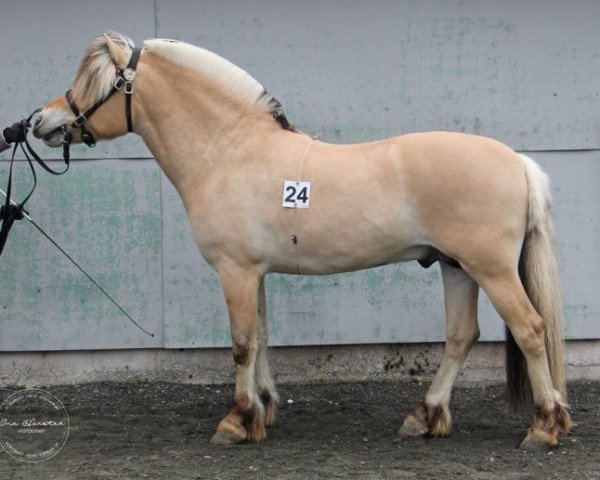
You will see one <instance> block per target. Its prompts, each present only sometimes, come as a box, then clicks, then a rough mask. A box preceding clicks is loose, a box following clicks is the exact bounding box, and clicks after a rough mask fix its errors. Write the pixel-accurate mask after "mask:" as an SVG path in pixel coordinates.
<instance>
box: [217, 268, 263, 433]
mask: <svg viewBox="0 0 600 480" xmlns="http://www.w3.org/2000/svg"><path fill="white" fill-rule="evenodd" d="M219 273H220V275H221V283H222V286H223V292H224V293H225V300H226V302H227V309H228V310H229V317H230V322H231V339H232V343H233V359H234V361H235V365H236V375H235V395H234V399H233V407H232V408H231V410H230V411H229V413H228V414H227V416H225V418H223V420H221V422H220V423H219V425H218V427H217V432H216V433H215V434H214V435H213V437H212V438H211V443H215V444H221V445H226V444H232V443H239V442H243V441H246V440H247V441H255V442H258V441H260V440H262V439H263V438H264V437H265V436H266V429H265V413H264V407H263V404H262V402H261V400H260V398H259V396H258V392H257V391H256V385H255V372H256V353H257V350H258V346H257V325H256V323H257V322H256V320H257V314H258V290H259V285H260V282H261V281H262V280H261V275H260V274H258V273H257V272H254V271H248V270H246V269H242V268H239V267H237V266H236V265H226V266H224V267H222V268H219Z"/></svg>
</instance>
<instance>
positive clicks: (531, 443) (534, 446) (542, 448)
mask: <svg viewBox="0 0 600 480" xmlns="http://www.w3.org/2000/svg"><path fill="white" fill-rule="evenodd" d="M554 446H555V445H551V444H550V443H547V442H544V441H542V440H540V439H538V438H535V437H534V436H533V435H531V433H528V434H527V436H526V437H525V439H524V440H523V441H522V442H521V445H520V446H519V448H520V449H521V450H525V451H527V452H547V451H548V450H551V449H552V448H553V447H554Z"/></svg>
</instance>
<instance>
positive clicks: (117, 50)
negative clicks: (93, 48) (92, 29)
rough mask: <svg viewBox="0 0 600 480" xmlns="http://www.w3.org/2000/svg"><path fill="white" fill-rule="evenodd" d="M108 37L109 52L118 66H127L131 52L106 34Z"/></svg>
mask: <svg viewBox="0 0 600 480" xmlns="http://www.w3.org/2000/svg"><path fill="white" fill-rule="evenodd" d="M104 38H105V39H106V46H107V47H108V53H110V58H111V59H112V61H113V63H114V64H115V66H116V67H117V68H125V67H126V66H127V63H128V62H129V54H128V53H127V52H126V51H125V50H124V49H123V48H121V46H120V45H118V44H117V43H116V42H114V41H113V40H112V39H111V38H110V37H109V36H108V35H106V34H105V35H104Z"/></svg>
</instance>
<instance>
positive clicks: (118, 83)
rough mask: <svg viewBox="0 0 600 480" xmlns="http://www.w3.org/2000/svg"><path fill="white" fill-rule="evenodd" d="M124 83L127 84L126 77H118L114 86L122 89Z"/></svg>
mask: <svg viewBox="0 0 600 480" xmlns="http://www.w3.org/2000/svg"><path fill="white" fill-rule="evenodd" d="M123 85H125V79H124V78H123V77H117V79H116V80H115V84H114V85H113V87H115V88H116V89H117V90H121V89H122V88H123Z"/></svg>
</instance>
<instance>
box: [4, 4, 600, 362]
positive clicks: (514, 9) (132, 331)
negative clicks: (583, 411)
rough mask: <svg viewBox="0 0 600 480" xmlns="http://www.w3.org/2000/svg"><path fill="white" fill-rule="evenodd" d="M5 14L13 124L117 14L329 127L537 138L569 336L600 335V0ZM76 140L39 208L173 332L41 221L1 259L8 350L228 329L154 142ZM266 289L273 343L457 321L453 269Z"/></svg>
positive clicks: (94, 345)
mask: <svg viewBox="0 0 600 480" xmlns="http://www.w3.org/2000/svg"><path fill="white" fill-rule="evenodd" d="M90 13H91V14H90ZM2 14H3V18H4V19H5V22H4V23H3V29H2V30H0V54H1V55H0V56H1V58H2V59H3V69H2V70H1V71H0V80H1V81H0V112H1V118H2V119H3V120H2V121H3V122H4V124H7V125H8V124H10V123H12V122H13V121H15V120H17V119H20V118H22V117H23V116H25V115H26V114H27V113H28V112H30V111H31V110H33V109H34V108H36V107H38V106H40V105H43V104H45V103H46V102H47V101H49V100H50V99H52V98H54V97H56V96H59V95H61V94H62V93H63V92H64V91H65V90H66V89H67V88H68V86H69V84H70V82H71V80H72V78H73V77H74V74H75V71H76V68H77V65H78V61H79V59H80V58H81V54H82V52H83V49H84V48H85V46H86V45H87V42H88V41H89V40H90V39H91V38H92V37H93V36H94V35H96V34H98V33H101V32H102V31H105V30H109V29H114V30H117V31H121V32H123V33H125V34H127V35H129V36H131V37H132V38H133V39H134V40H135V41H136V43H137V44H141V42H142V40H143V39H144V38H148V37H154V36H158V37H169V38H177V39H181V40H185V41H189V42H191V43H195V44H199V45H201V46H204V47H206V48H208V49H211V50H213V51H215V52H217V53H219V54H221V55H223V56H224V57H226V58H228V59H230V60H231V61H233V62H234V63H236V64H238V65H240V66H241V67H243V68H245V69H246V70H248V71H249V72H250V73H251V74H252V75H254V76H255V77H256V78H257V79H258V80H259V81H261V82H262V83H263V84H264V85H265V86H266V87H267V88H268V89H269V90H270V91H271V92H272V93H273V94H275V96H277V97H278V98H279V99H280V100H281V101H282V103H283V104H284V107H285V109H286V111H287V113H288V116H289V117H290V119H291V120H292V121H293V122H294V123H295V124H296V125H297V126H298V127H299V128H300V129H302V130H304V131H306V132H309V133H311V134H318V133H320V134H321V135H322V136H321V138H322V139H324V140H328V141H333V142H354V141H366V140H375V139H378V138H382V137H385V136H389V135H394V134H398V133H403V132H409V131H415V130H433V129H444V130H459V131H467V132H472V133H478V134H483V135H489V136H493V137H496V138H498V139H500V140H502V141H505V142H507V143H508V144H510V145H511V146H513V147H514V148H516V149H519V150H523V151H527V152H530V155H531V156H532V157H534V158H535V159H536V160H538V161H539V162H540V163H541V164H542V165H543V166H544V167H545V168H546V169H547V171H548V172H549V174H550V175H551V177H552V180H553V192H554V195H555V203H556V205H555V214H556V224H557V240H558V244H559V249H560V253H561V260H562V272H563V284H564V297H565V310H566V329H567V335H568V337H569V338H571V339H586V338H599V330H598V328H597V327H596V325H597V318H598V314H599V313H600V295H599V293H600V291H599V285H600V282H599V279H600V278H599V276H600V273H599V272H600V248H599V247H600V243H599V242H600V240H599V239H600V213H599V211H598V208H597V206H598V205H599V204H600V95H599V93H600V92H599V87H598V85H600V56H599V52H598V42H597V39H598V37H597V35H598V34H597V25H598V24H600V3H599V2H597V1H594V0H589V1H584V0H579V1H574V2H570V3H568V4H567V3H564V2H560V1H558V0H552V1H547V0H529V1H516V0H515V1H505V2H495V1H475V0H464V1H458V0H457V1H436V0H425V1H391V0H389V1H387V0H379V1H364V2H347V1H342V0H330V1H327V2H319V3H310V4H309V3H304V2H292V1H289V2H287V1H286V2H276V1H274V0H261V1H254V2H241V1H230V2H223V1H216V0H215V1H203V2H195V1H167V0H156V1H152V0H149V1H147V0H132V1H128V2H117V1H115V0H107V1H105V2H103V4H102V7H98V3H97V2H91V1H90V2H87V1H82V2H70V1H66V0H58V1H55V2H52V8H49V6H48V2H43V1H41V0H30V1H23V2H11V3H9V4H7V5H3V11H2ZM42 151H43V152H44V155H47V156H54V157H55V158H56V156H57V152H56V151H50V150H47V149H43V148H42ZM73 156H74V157H75V158H76V160H75V162H74V165H73V167H72V170H71V172H70V173H69V174H68V175H66V176H65V177H60V178H51V177H49V176H46V175H44V174H41V175H40V182H39V186H38V190H37V192H36V194H35V197H34V198H32V200H31V201H30V203H29V207H30V210H31V213H32V215H33V216H34V218H35V219H36V220H38V221H39V223H40V224H42V225H43V226H44V227H45V228H46V229H47V230H48V232H49V233H50V234H51V235H52V236H53V237H54V238H55V239H56V240H57V241H58V242H59V243H60V244H61V245H63V246H64V248H65V249H66V250H67V251H68V252H70V253H72V254H73V256H74V257H75V258H76V259H78V260H79V261H81V263H82V264H83V266H84V267H85V268H86V269H89V271H90V272H91V273H92V274H93V275H95V276H96V277H97V278H98V280H99V281H100V283H101V284H102V285H103V286H104V287H105V288H106V289H107V290H108V291H109V292H110V293H111V294H112V295H114V296H115V297H116V298H117V299H118V301H119V302H120V303H122V304H123V306H124V307H125V309H126V310H128V311H129V312H130V313H131V314H132V315H133V316H134V318H136V319H137V320H138V321H139V322H140V323H142V324H143V325H144V326H145V327H147V328H148V329H150V330H152V331H153V332H155V333H156V336H155V337H154V338H150V337H147V336H145V335H143V334H142V333H141V332H139V331H138V330H137V329H136V328H135V327H134V326H132V325H131V324H129V323H128V322H127V320H126V319H125V318H124V317H122V316H121V315H120V314H119V312H118V310H116V309H115V308H114V306H113V305H112V304H110V303H109V302H108V301H107V300H106V299H105V298H104V297H103V296H102V295H101V294H100V293H99V292H97V291H96V290H95V289H94V288H93V286H91V285H90V284H89V283H88V282H87V280H86V279H85V278H84V277H82V276H81V274H80V273H79V272H78V271H77V270H75V269H74V268H73V267H72V266H71V265H70V264H69V263H68V262H67V261H66V260H65V259H64V258H63V257H61V255H60V254H59V253H58V252H57V251H56V250H54V248H53V247H52V246H51V245H50V244H48V243H47V241H45V240H44V239H43V238H42V237H40V236H39V234H38V233H37V232H36V231H34V230H33V229H32V228H31V226H29V225H27V224H25V223H24V222H23V223H22V224H18V225H17V226H16V227H15V229H14V233H13V235H12V236H11V238H10V239H9V244H8V246H7V248H6V250H5V253H4V256H3V257H2V258H1V259H0V318H1V324H0V350H4V351H31V350H85V349H132V348H133V349H135V348H155V347H167V348H179V347H181V348H183V347H218V346H224V345H227V344H228V343H229V330H228V321H227V318H226V314H225V308H224V302H223V299H222V295H221V293H220V290H219V286H218V281H217V278H216V276H215V274H214V273H213V272H212V271H210V269H209V268H208V267H207V265H206V264H205V263H204V262H203V261H202V260H201V258H200V257H199V255H198V254H197V252H196V248H195V246H194V244H193V241H192V239H191V236H190V234H189V227H188V225H187V220H186V218H185V213H184V211H183V208H182V206H181V203H180V201H179V199H178V198H177V196H176V194H175V192H174V190H173V188H172V186H171V185H170V184H169V182H168V181H167V180H166V178H165V177H164V176H163V175H162V174H161V173H160V171H159V170H158V168H157V166H156V165H155V163H154V162H153V160H152V159H151V158H150V156H149V153H148V151H147V149H146V148H145V146H144V145H143V144H142V143H141V142H140V141H139V139H137V138H135V137H134V136H131V135H130V136H127V137H125V138H123V139H120V140H118V141H116V142H111V143H106V144H101V145H99V146H98V147H97V148H96V149H94V150H89V149H86V148H85V147H80V148H76V149H74V152H73ZM7 158H8V156H7V154H6V153H5V154H4V155H3V156H2V161H0V179H1V178H5V176H6V171H7V162H6V159H7ZM17 176H18V182H17V183H18V187H19V188H18V191H19V192H21V194H22V192H24V191H25V190H26V185H28V182H29V181H30V180H29V177H28V174H27V168H26V166H25V165H24V164H21V165H19V168H18V169H17ZM21 194H19V193H18V194H17V195H16V197H17V198H19V196H20V195H21ZM267 288H268V295H269V310H270V313H269V323H270V329H271V337H272V343H273V344H275V345H323V344H364V343H388V342H436V341H440V340H442V339H443V338H444V319H443V304H442V291H441V281H440V275H439V272H438V269H437V267H433V268H431V269H430V270H427V271H425V270H422V269H420V267H418V266H416V265H399V266H388V267H382V268H380V269H375V270H371V271H366V272H358V273H354V274H344V275H336V276H330V277H323V278H310V277H287V276H276V275H273V276H271V277H270V278H269V279H268V282H267ZM480 310H481V315H480V316H481V324H482V332H483V339H484V340H498V339H500V338H501V337H502V324H501V322H500V321H499V319H498V318H497V317H496V315H495V313H493V312H492V311H491V309H490V307H489V304H488V303H487V302H486V301H485V299H484V300H483V301H482V307H481V309H480Z"/></svg>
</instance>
